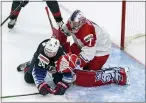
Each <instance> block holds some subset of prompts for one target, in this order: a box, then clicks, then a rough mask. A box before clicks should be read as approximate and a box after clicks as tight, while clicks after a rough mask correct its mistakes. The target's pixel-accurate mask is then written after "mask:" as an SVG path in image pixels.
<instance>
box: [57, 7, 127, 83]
mask: <svg viewBox="0 0 146 103" xmlns="http://www.w3.org/2000/svg"><path fill="white" fill-rule="evenodd" d="M63 27H64V28H65V29H64V30H65V31H62V30H60V34H61V35H59V36H60V38H59V40H60V42H61V44H64V43H66V39H67V36H70V35H71V36H72V38H73V39H74V43H73V44H72V45H71V47H70V48H71V52H72V53H73V54H76V55H78V57H79V58H80V60H81V64H80V67H81V68H83V70H76V75H77V80H76V84H77V85H80V86H99V85H104V84H109V83H114V82H116V83H118V84H120V85H125V84H127V83H129V80H128V78H127V75H128V74H127V73H128V71H129V70H128V68H121V67H120V68H108V69H102V67H103V65H104V64H105V63H106V61H107V59H108V57H109V55H110V48H111V40H110V37H109V35H108V33H107V32H106V31H105V30H103V29H102V28H101V27H99V26H98V25H97V24H95V23H94V22H92V21H90V20H88V19H87V18H86V17H85V16H84V15H83V13H82V12H81V11H80V10H76V11H74V12H73V13H72V15H71V16H70V18H69V20H68V22H67V24H66V25H64V26H63Z"/></svg>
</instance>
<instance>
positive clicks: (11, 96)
mask: <svg viewBox="0 0 146 103" xmlns="http://www.w3.org/2000/svg"><path fill="white" fill-rule="evenodd" d="M38 94H40V93H31V94H21V95H10V96H2V97H1V98H2V99H4V98H13V97H22V96H30V95H38Z"/></svg>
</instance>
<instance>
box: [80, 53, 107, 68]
mask: <svg viewBox="0 0 146 103" xmlns="http://www.w3.org/2000/svg"><path fill="white" fill-rule="evenodd" d="M108 57H109V55H105V56H96V57H94V59H93V60H91V61H90V62H89V63H88V64H87V65H86V66H85V67H84V68H83V69H84V70H100V69H101V68H102V66H103V65H104V64H105V63H106V61H107V59H108Z"/></svg>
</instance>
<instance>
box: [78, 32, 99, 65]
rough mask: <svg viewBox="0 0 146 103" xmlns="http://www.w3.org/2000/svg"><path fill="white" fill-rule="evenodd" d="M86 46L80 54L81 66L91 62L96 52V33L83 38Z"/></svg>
mask: <svg viewBox="0 0 146 103" xmlns="http://www.w3.org/2000/svg"><path fill="white" fill-rule="evenodd" d="M82 41H83V42H84V46H83V47H82V48H81V52H80V54H79V55H78V56H79V58H80V59H81V67H84V66H85V65H86V64H87V63H88V62H90V61H91V60H92V59H93V58H94V56H95V53H96V37H95V36H94V34H88V35H87V36H86V37H84V38H83V40H82Z"/></svg>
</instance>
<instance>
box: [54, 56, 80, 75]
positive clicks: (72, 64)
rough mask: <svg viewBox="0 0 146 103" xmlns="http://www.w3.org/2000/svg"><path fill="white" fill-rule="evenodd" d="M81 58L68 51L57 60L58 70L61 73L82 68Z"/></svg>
mask: <svg viewBox="0 0 146 103" xmlns="http://www.w3.org/2000/svg"><path fill="white" fill-rule="evenodd" d="M80 64H81V59H80V58H79V57H78V56H77V55H75V54H71V53H68V54H66V55H63V56H61V57H60V58H59V59H58V60H57V62H56V70H57V71H58V72H61V73H67V72H72V71H73V70H74V69H78V68H80Z"/></svg>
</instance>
